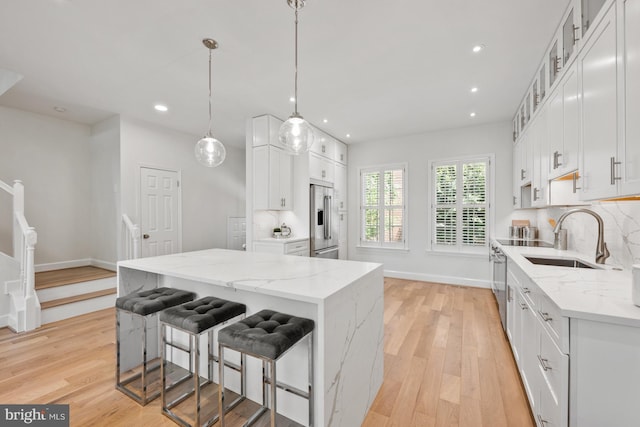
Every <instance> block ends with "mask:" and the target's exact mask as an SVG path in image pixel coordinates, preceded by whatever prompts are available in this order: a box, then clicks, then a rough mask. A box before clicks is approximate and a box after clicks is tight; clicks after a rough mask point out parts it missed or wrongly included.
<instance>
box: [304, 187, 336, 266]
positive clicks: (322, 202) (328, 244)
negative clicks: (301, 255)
mask: <svg viewBox="0 0 640 427" xmlns="http://www.w3.org/2000/svg"><path fill="white" fill-rule="evenodd" d="M309 200H310V202H311V206H310V209H309V212H310V214H311V221H309V224H310V226H311V230H310V232H309V235H310V236H311V256H312V257H318V258H333V259H338V232H339V229H338V227H339V222H338V209H337V205H334V201H335V197H334V194H333V188H331V187H325V186H322V185H317V184H311V193H310V197H309Z"/></svg>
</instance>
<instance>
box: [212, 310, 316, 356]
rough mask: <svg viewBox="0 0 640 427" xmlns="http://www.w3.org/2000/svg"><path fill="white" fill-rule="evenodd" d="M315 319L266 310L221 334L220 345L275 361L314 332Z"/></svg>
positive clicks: (219, 335)
mask: <svg viewBox="0 0 640 427" xmlns="http://www.w3.org/2000/svg"><path fill="white" fill-rule="evenodd" d="M314 327H315V323H314V321H313V320H311V319H305V318H302V317H295V316H291V315H289V314H283V313H278V312H276V311H273V310H262V311H260V312H258V313H256V314H254V315H251V316H249V317H247V318H246V319H243V320H240V321H238V322H236V323H234V324H233V325H230V326H227V327H226V328H224V329H222V330H220V332H218V342H219V343H221V344H224V345H226V346H227V347H229V348H231V349H233V350H239V351H242V352H245V353H249V354H254V355H258V356H264V357H267V358H269V359H272V360H275V359H277V358H278V357H280V356H281V355H282V354H283V353H284V352H285V351H287V350H288V349H289V348H291V347H292V346H293V345H294V344H295V343H297V342H298V341H300V340H301V339H302V338H303V337H304V336H305V335H307V334H308V333H309V332H311V331H313V329H314Z"/></svg>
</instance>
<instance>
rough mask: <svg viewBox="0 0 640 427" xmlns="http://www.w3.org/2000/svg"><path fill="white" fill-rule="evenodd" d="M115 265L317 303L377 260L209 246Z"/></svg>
mask: <svg viewBox="0 0 640 427" xmlns="http://www.w3.org/2000/svg"><path fill="white" fill-rule="evenodd" d="M118 267H125V268H130V269H135V270H141V271H148V272H151V273H156V274H163V275H166V276H173V277H179V278H182V279H187V280H194V281H198V282H203V283H210V284H212V285H217V286H228V287H232V288H235V289H239V290H245V291H250V292H256V293H262V294H267V295H274V296H278V297H283V298H289V299H292V300H296V301H305V302H311V303H320V302H322V301H324V300H325V299H326V298H328V297H329V296H331V295H333V294H334V293H336V292H338V291H340V290H341V289H343V288H345V287H347V286H349V285H350V284H351V283H353V282H355V281H356V280H357V279H359V278H360V277H362V276H364V275H365V274H367V273H369V272H371V271H373V270H375V269H377V268H382V265H381V264H374V263H365V262H357V261H343V260H333V259H322V258H309V257H298V256H288V255H275V254H269V253H262V252H243V251H232V250H226V249H207V250H203V251H195V252H185V253H180V254H172V255H164V256H159V257H151V258H140V259H135V260H129V261H120V262H119V263H118Z"/></svg>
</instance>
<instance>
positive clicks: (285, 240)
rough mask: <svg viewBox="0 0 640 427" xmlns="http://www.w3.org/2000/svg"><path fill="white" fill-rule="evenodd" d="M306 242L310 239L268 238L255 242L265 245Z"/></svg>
mask: <svg viewBox="0 0 640 427" xmlns="http://www.w3.org/2000/svg"><path fill="white" fill-rule="evenodd" d="M305 240H309V238H308V237H295V236H294V237H266V238H264V239H257V240H254V242H264V243H283V244H284V243H297V242H304V241H305Z"/></svg>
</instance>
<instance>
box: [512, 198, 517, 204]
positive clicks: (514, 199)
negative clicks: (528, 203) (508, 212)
mask: <svg viewBox="0 0 640 427" xmlns="http://www.w3.org/2000/svg"><path fill="white" fill-rule="evenodd" d="M516 200H517V199H516V196H513V204H514V206H515V204H516Z"/></svg>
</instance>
